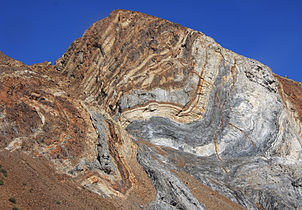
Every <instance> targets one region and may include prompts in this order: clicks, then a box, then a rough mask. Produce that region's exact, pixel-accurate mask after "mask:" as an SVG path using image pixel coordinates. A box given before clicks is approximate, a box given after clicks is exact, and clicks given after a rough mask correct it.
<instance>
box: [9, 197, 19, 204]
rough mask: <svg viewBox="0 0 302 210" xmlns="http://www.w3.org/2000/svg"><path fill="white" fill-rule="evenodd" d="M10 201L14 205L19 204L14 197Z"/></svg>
mask: <svg viewBox="0 0 302 210" xmlns="http://www.w3.org/2000/svg"><path fill="white" fill-rule="evenodd" d="M8 201H9V202H12V203H14V204H16V203H17V201H16V198H14V197H11V198H9V199H8Z"/></svg>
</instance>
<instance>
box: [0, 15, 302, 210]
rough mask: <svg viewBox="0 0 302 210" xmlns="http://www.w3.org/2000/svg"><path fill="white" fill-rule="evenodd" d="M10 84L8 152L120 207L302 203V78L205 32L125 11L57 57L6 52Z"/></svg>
mask: <svg viewBox="0 0 302 210" xmlns="http://www.w3.org/2000/svg"><path fill="white" fill-rule="evenodd" d="M0 81H1V83H0V140H1V142H0V146H1V149H6V150H9V151H14V150H18V151H23V152H26V153H28V154H31V155H33V156H34V157H36V156H40V157H45V158H46V159H48V160H49V161H50V162H51V163H52V164H53V165H54V168H55V169H56V170H57V172H58V173H62V174H67V175H69V176H70V177H72V178H73V180H74V181H75V182H76V183H78V184H79V185H82V186H83V187H84V188H86V189H89V190H90V191H93V192H95V193H97V194H99V196H101V197H105V198H106V199H107V200H108V201H110V202H111V203H112V204H116V203H119V205H115V206H116V207H117V208H121V207H123V208H134V209H136V208H137V209H138V208H146V209H204V208H208V209H223V208H232V209H243V208H248V209H263V208H264V209H275V208H278V209H279V208H282V209H283V208H289V209H296V208H301V206H302V195H301V193H302V188H301V187H302V184H301V183H302V181H301V180H302V171H301V170H302V169H301V167H300V166H301V165H302V161H301V151H302V148H301V120H300V119H301V109H300V106H301V105H300V95H301V91H302V87H301V84H300V83H297V82H293V81H291V80H288V79H286V78H282V77H279V76H277V75H274V74H273V73H272V71H271V69H269V68H268V67H267V66H265V65H263V64H261V63H259V62H258V61H256V60H253V59H249V58H246V57H243V56H240V55H238V54H236V53H234V52H231V51H229V50H227V49H224V48H223V47H221V46H220V45H219V44H217V43H216V42H215V41H214V40H213V39H212V38H210V37H207V36H206V35H204V34H202V33H201V32H198V31H195V30H192V29H188V28H185V27H183V26H180V25H178V24H175V23H171V22H169V21H166V20H163V19H160V18H156V17H153V16H149V15H146V14H142V13H139V12H133V11H126V10H116V11H113V12H112V13H111V14H110V16H109V17H107V18H105V19H103V20H100V21H98V22H96V23H95V24H93V25H92V26H91V27H90V28H89V29H88V30H87V31H86V32H85V33H84V35H83V37H82V38H79V39H77V40H76V41H74V42H73V43H72V45H71V46H70V47H69V48H68V50H67V51H66V53H64V54H63V56H62V57H61V58H59V59H58V60H57V61H56V63H55V65H53V66H52V65H51V64H49V63H47V62H46V63H42V64H35V65H32V66H26V65H24V64H22V63H20V62H18V61H15V60H13V59H11V58H8V57H6V56H5V55H1V59H0ZM292 87H293V88H292ZM100 208H101V207H100ZM104 208H105V207H104Z"/></svg>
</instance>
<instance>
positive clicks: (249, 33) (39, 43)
mask: <svg viewBox="0 0 302 210" xmlns="http://www.w3.org/2000/svg"><path fill="white" fill-rule="evenodd" d="M115 9H129V10H135V11H140V12H143V13H147V14H150V15H153V16H157V17H160V18H164V19H167V20H170V21H172V22H175V23H179V24H181V25H184V26H186V27H189V28H193V29H195V30H198V31H201V32H203V33H205V34H206V35H208V36H211V37H212V38H214V39H215V40H216V41H217V42H218V43H219V44H221V45H222V46H223V47H225V48H228V49H230V50H232V51H234V52H236V53H239V54H241V55H244V56H247V57H250V58H254V59H257V60H259V61H261V62H262V63H264V64H266V65H268V66H269V67H271V68H272V69H273V72H275V73H277V74H279V75H282V76H285V75H287V76H288V77H289V78H291V79H294V80H297V81H302V68H301V61H302V0H283V1H280V0H199V1H198V0H196V1H192V0H182V1H177V0H160V1H159V0H149V1H148V0H147V1H145V0H140V1H126V0H124V1H119V0H106V1H102V0H0V50H1V51H2V52H4V53H5V54H6V55H8V56H10V57H12V58H15V59H17V60H20V61H22V62H24V63H25V64H33V63H39V62H43V61H45V60H47V61H51V62H52V63H54V61H55V60H56V59H58V58H59V57H60V56H61V55H62V54H63V53H64V52H65V51H66V49H67V48H68V46H69V45H70V44H71V43H72V41H73V40H75V39H76V38H79V37H81V36H82V34H83V32H84V31H85V30H86V29H87V28H88V27H89V26H90V25H91V24H92V23H94V22H96V21H97V20H100V19H102V18H104V17H106V16H108V15H109V13H110V12H111V11H112V10H115Z"/></svg>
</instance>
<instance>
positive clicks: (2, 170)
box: [0, 169, 7, 177]
mask: <svg viewBox="0 0 302 210" xmlns="http://www.w3.org/2000/svg"><path fill="white" fill-rule="evenodd" d="M0 172H1V173H2V174H3V175H4V176H5V177H7V171H6V170H4V169H1V170H0Z"/></svg>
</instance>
